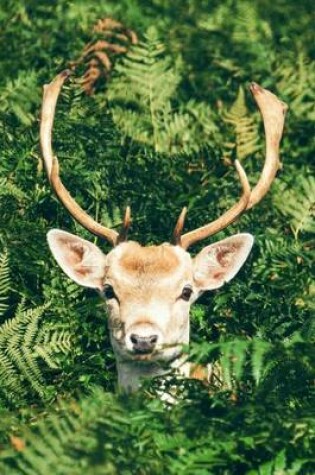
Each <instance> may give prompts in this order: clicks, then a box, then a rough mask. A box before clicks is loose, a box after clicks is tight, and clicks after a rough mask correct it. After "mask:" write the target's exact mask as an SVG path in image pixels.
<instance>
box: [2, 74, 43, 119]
mask: <svg viewBox="0 0 315 475" xmlns="http://www.w3.org/2000/svg"><path fill="white" fill-rule="evenodd" d="M0 99H1V105H0V112H5V113H8V112H11V111H12V112H13V114H14V115H15V116H16V117H17V119H18V120H19V121H20V122H21V123H22V124H23V125H26V126H30V125H31V124H32V123H33V122H34V120H35V110H34V109H35V107H36V106H38V105H39V101H40V91H39V89H37V74H36V72H35V71H22V72H20V74H19V76H18V77H17V78H16V79H14V80H8V81H7V83H6V84H5V86H3V87H2V88H1V89H0Z"/></svg>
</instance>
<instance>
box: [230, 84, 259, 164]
mask: <svg viewBox="0 0 315 475" xmlns="http://www.w3.org/2000/svg"><path fill="white" fill-rule="evenodd" d="M223 120H224V121H225V122H227V123H228V124H231V125H232V126H233V129H234V140H233V142H232V143H227V144H225V145H226V147H227V149H232V152H233V151H234V149H235V155H236V158H238V159H239V160H242V159H244V158H246V157H248V156H249V155H252V154H253V153H255V152H256V151H257V148H258V147H257V142H258V130H257V126H256V124H255V122H254V120H253V118H252V116H249V113H248V109H247V107H246V103H245V94H244V89H243V88H242V87H240V88H239V91H238V95H237V98H236V100H235V102H234V103H233V104H232V106H231V108H230V109H229V110H228V111H227V112H225V113H224V116H223ZM227 155H228V156H230V155H231V152H230V151H229V152H228V153H227Z"/></svg>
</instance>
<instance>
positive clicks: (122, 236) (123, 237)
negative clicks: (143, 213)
mask: <svg viewBox="0 0 315 475" xmlns="http://www.w3.org/2000/svg"><path fill="white" fill-rule="evenodd" d="M130 224H131V209H130V206H127V208H126V211H125V217H124V221H123V225H122V227H121V230H120V232H119V236H118V238H117V244H120V243H121V242H124V241H126V240H127V234H128V231H129V228H130Z"/></svg>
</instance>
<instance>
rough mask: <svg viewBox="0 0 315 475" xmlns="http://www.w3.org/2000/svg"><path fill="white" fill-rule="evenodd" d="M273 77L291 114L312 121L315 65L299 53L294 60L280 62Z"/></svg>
mask: <svg viewBox="0 0 315 475" xmlns="http://www.w3.org/2000/svg"><path fill="white" fill-rule="evenodd" d="M275 76H276V77H277V78H278V82H277V87H278V89H279V91H281V94H282V95H283V97H285V98H287V101H288V103H289V104H290V110H291V111H292V113H293V114H294V115H296V116H297V117H300V118H301V119H303V120H306V119H308V120H314V119H315V111H314V101H315V94H314V87H313V86H314V81H315V63H314V62H312V61H310V60H309V59H308V58H307V56H306V55H305V53H304V52H303V51H300V52H299V53H298V54H297V56H296V57H295V58H294V59H293V58H291V57H289V58H287V60H282V61H281V65H279V66H278V67H277V68H276V70H275Z"/></svg>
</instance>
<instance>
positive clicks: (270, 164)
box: [247, 82, 288, 209]
mask: <svg viewBox="0 0 315 475" xmlns="http://www.w3.org/2000/svg"><path fill="white" fill-rule="evenodd" d="M250 91H251V93H252V94H253V97H254V99H255V101H256V104H257V106H258V108H259V110H260V114H261V116H262V119H263V122H264V128H265V136H266V158H265V163H264V167H263V170H262V173H261V175H260V178H259V180H258V182H257V184H256V186H255V187H254V188H253V190H252V192H251V196H250V200H249V203H248V205H247V209H250V208H252V207H253V206H254V205H256V204H257V203H259V201H261V200H262V198H263V197H264V196H265V195H266V193H267V192H268V191H269V189H270V187H271V184H272V182H273V180H274V179H275V177H276V174H277V171H278V170H279V169H280V168H281V163H280V159H279V147H280V141H281V137H282V133H283V128H284V120H285V114H286V112H287V110H288V106H287V104H285V102H282V101H280V99H278V98H277V96H275V95H274V94H272V93H271V92H270V91H267V90H266V89H263V88H262V87H261V86H259V85H258V84H256V83H255V82H253V83H252V84H251V85H250Z"/></svg>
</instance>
